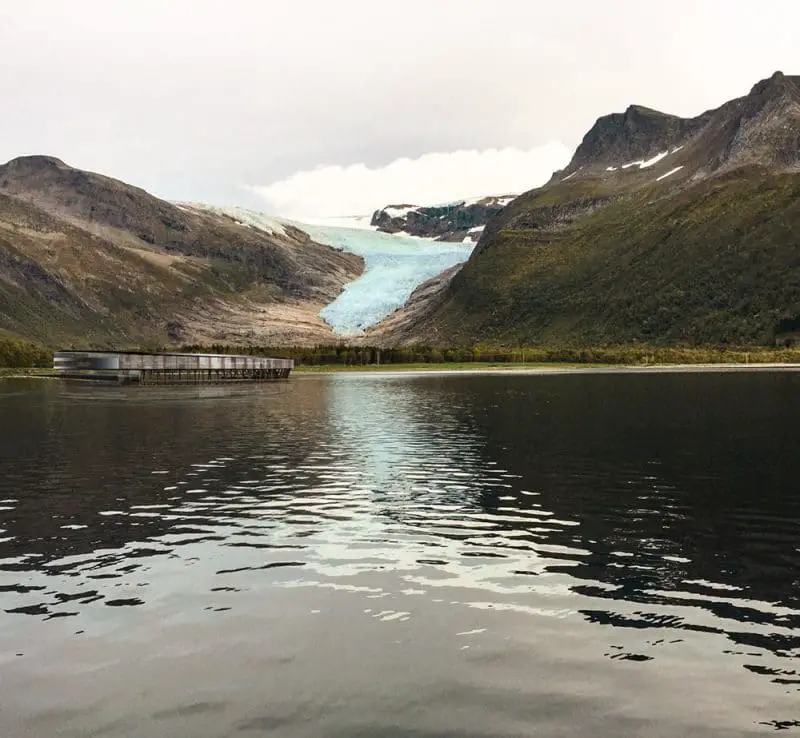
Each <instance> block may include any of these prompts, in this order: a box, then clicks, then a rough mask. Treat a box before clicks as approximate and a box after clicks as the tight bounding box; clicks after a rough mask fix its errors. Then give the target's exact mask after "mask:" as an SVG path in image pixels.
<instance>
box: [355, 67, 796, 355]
mask: <svg viewBox="0 0 800 738" xmlns="http://www.w3.org/2000/svg"><path fill="white" fill-rule="evenodd" d="M798 321H800V77H789V76H785V75H783V74H781V73H779V72H778V73H776V74H775V75H773V76H772V77H771V78H769V79H766V80H763V81H761V82H759V83H758V84H756V85H755V86H754V87H753V88H752V90H751V91H750V93H749V94H747V95H745V96H744V97H741V98H738V99H735V100H732V101H730V102H728V103H725V104H724V105H722V106H721V107H719V108H717V109H714V110H709V111H707V112H705V113H703V114H701V115H699V116H697V117H695V118H689V119H684V118H679V117H677V116H672V115H667V114H665V113H660V112H658V111H655V110H651V109H649V108H645V107H642V106H637V105H633V106H631V107H629V108H628V109H627V110H626V111H625V112H624V113H615V114H612V115H608V116H604V117H602V118H600V119H599V120H598V121H597V122H596V123H595V125H594V126H593V127H592V128H591V130H590V131H589V132H588V133H587V134H586V136H585V137H584V139H583V141H582V142H581V144H580V146H579V147H578V148H577V150H576V152H575V155H574V156H573V158H572V161H571V162H570V163H569V165H568V166H567V167H566V168H565V169H564V170H563V171H560V172H556V173H555V174H554V175H553V177H552V178H551V180H550V181H549V182H548V183H547V184H546V185H544V186H543V187H541V188H538V189H535V190H531V191H530V192H527V193H525V194H524V195H521V196H520V197H518V198H516V199H515V200H514V201H513V202H511V203H510V204H509V205H508V206H507V207H505V208H504V209H503V210H502V212H501V213H499V214H498V215H497V216H496V217H494V218H493V219H492V220H491V221H490V222H489V224H488V225H487V227H486V229H485V231H484V233H483V235H482V236H481V238H480V241H479V243H478V245H477V247H476V249H475V251H474V252H473V254H472V256H471V258H470V259H469V261H468V262H467V263H466V264H465V265H464V267H463V268H462V269H461V270H454V273H453V274H452V275H450V279H449V280H447V281H446V283H443V282H442V280H441V279H440V280H439V281H438V282H437V283H436V284H432V285H423V286H422V287H421V288H420V289H419V290H418V291H417V294H416V295H412V299H411V301H410V302H409V304H408V305H407V307H406V308H405V309H404V311H403V312H402V313H401V314H397V315H394V316H392V318H391V319H390V320H389V321H386V322H385V323H384V324H383V325H381V326H379V327H378V328H376V329H375V330H374V331H373V333H372V335H371V336H370V337H368V340H369V339H370V338H371V339H372V340H374V341H379V342H384V343H413V342H429V343H449V344H452V343H474V342H481V341H482V342H494V343H502V344H520V343H522V344H525V343H528V344H533V343H560V344H565V343H566V344H581V345H590V344H595V345H597V344H608V343H630V342H638V341H640V342H648V343H739V344H756V343H770V342H773V341H775V340H776V339H777V340H780V339H781V332H782V330H783V328H782V326H786V325H795V324H797V322H798Z"/></svg>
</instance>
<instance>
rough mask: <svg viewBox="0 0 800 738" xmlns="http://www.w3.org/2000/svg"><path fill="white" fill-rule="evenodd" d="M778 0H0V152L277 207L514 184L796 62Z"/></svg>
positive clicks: (432, 195)
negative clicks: (650, 119)
mask: <svg viewBox="0 0 800 738" xmlns="http://www.w3.org/2000/svg"><path fill="white" fill-rule="evenodd" d="M798 28H800V2H797V0H786V1H783V0H761V2H758V3H755V2H750V1H749V0H747V1H741V2H738V1H737V0H671V2H668V3H667V2H659V3H656V2H649V1H648V2H642V1H641V0H616V1H615V0H605V2H597V0H559V2H555V3H553V2H547V3H545V2H534V1H533V0H399V1H397V0H395V1H393V2H390V1H388V0H385V1H384V0H281V1H280V2H278V1H277V0H60V1H56V0H0V53H2V65H0V105H1V106H2V107H1V108H0V111H1V114H0V160H3V161H5V160H6V159H10V158H12V157H14V156H19V155H22V154H31V153H48V154H52V155H55V156H58V157H60V158H62V159H64V160H65V161H66V162H67V163H69V164H72V165H74V166H77V167H81V168H84V169H92V170H95V171H100V172H103V173H105V174H109V175H112V176H115V177H118V178H120V179H123V180H125V181H128V182H131V183H134V184H137V185H140V186H142V187H145V188H146V189H148V190H150V191H151V192H153V193H154V194H157V195H159V196H161V197H166V198H169V199H177V200H203V201H208V202H213V203H216V204H243V205H249V206H258V207H260V208H263V209H265V210H268V211H272V212H280V213H283V214H286V215H292V216H295V217H297V216H302V215H332V214H339V215H344V214H350V213H359V212H368V211H370V210H372V209H373V208H375V207H378V206H380V205H383V204H386V202H387V201H398V200H400V201H416V202H429V201H441V200H447V199H452V198H456V197H461V196H469V195H475V194H480V193H491V194H494V193H499V192H501V191H502V192H514V191H519V190H524V189H528V188H529V187H533V186H536V185H538V184H540V183H541V182H542V181H543V180H545V179H547V178H548V176H549V174H550V173H551V171H552V170H553V169H555V168H560V167H562V166H564V165H565V164H566V162H567V160H568V158H569V155H570V153H571V151H572V150H574V148H575V146H576V145H577V144H578V143H579V142H580V139H581V137H582V136H583V134H584V133H585V132H586V130H587V129H588V128H589V127H590V126H591V125H592V123H593V122H594V121H595V119H596V118H597V117H598V116H600V115H603V114H606V113H609V112H612V111H619V110H624V109H625V108H626V107H627V106H628V105H629V104H630V103H640V104H643V105H648V106H650V107H655V108H658V109H661V110H665V111H668V112H673V113H677V114H681V115H694V114H697V113H699V112H701V111H703V110H705V109H708V108H711V107H716V106H717V105H719V104H720V103H722V102H724V101H725V100H727V99H730V98H732V97H737V96H739V95H742V94H745V93H747V91H748V90H749V89H750V87H751V86H752V85H753V84H754V83H755V82H756V81H757V80H759V79H761V78H764V77H767V76H769V75H770V74H772V72H774V71H775V70H776V69H781V70H782V71H784V72H786V73H787V74H791V73H794V74H800V32H798Z"/></svg>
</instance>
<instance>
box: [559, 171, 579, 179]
mask: <svg viewBox="0 0 800 738" xmlns="http://www.w3.org/2000/svg"><path fill="white" fill-rule="evenodd" d="M577 173H578V172H577V170H576V171H574V172H573V173H572V174H568V175H567V176H566V177H564V178H563V179H562V180H561V181H562V182H566V181H567V180H568V179H572V178H573V177H574V176H575V175H576V174H577Z"/></svg>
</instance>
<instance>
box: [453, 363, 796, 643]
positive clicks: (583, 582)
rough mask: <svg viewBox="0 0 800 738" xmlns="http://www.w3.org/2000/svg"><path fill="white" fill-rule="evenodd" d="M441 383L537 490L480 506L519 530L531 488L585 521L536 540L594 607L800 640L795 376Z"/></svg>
mask: <svg viewBox="0 0 800 738" xmlns="http://www.w3.org/2000/svg"><path fill="white" fill-rule="evenodd" d="M445 388H446V389H447V390H448V391H447V392H446V394H445V396H444V397H442V398H440V400H441V401H442V402H443V404H447V402H448V399H451V400H452V401H453V402H457V403H459V404H460V405H461V406H462V407H473V408H476V409H477V408H480V412H471V413H470V414H469V422H470V423H471V424H473V426H474V427H476V430H477V432H478V433H479V434H480V435H481V436H482V438H483V441H482V443H481V444H480V446H479V447H480V448H481V449H482V453H483V454H485V459H486V460H494V461H497V462H499V464H500V465H501V466H502V467H503V468H505V469H507V470H508V471H509V472H511V473H512V474H515V475H518V479H517V480H516V481H515V484H514V487H515V489H526V490H531V491H534V492H536V493H538V494H537V495H535V496H534V497H519V498H518V501H517V502H515V503H514V505H509V503H505V505H506V506H505V507H503V503H501V502H498V497H497V490H495V489H492V490H489V491H483V492H482V494H481V498H480V501H481V505H482V506H483V508H484V509H485V510H486V511H491V512H493V513H496V514H497V515H498V517H500V516H502V515H503V514H505V515H507V516H508V518H509V520H510V521H514V522H511V523H510V525H509V526H508V527H510V528H516V529H517V530H519V529H520V528H522V529H524V528H525V527H526V526H524V525H521V524H520V523H519V522H516V521H518V520H519V514H520V512H521V508H522V507H523V506H525V505H526V504H530V503H529V501H531V500H536V501H538V502H539V503H541V505H542V506H543V508H544V509H546V510H549V511H550V512H551V513H553V514H554V515H555V517H556V518H558V519H564V520H571V521H576V522H578V523H579V525H577V526H574V527H563V526H558V525H554V526H551V527H549V528H548V529H547V531H546V536H544V537H543V538H540V539H538V540H537V536H536V535H535V533H533V532H532V533H531V535H530V536H529V537H528V540H529V541H530V545H531V547H532V548H533V549H536V548H537V547H538V546H539V545H540V543H545V544H546V546H545V548H549V547H553V546H555V547H563V553H559V552H558V550H556V551H555V552H550V553H549V555H550V556H551V557H552V556H555V557H556V558H559V557H561V558H563V563H562V564H558V563H555V564H554V563H552V562H551V563H550V564H549V565H548V567H547V570H548V571H550V572H554V573H555V572H561V573H564V574H568V575H569V576H570V577H572V578H573V579H574V580H578V581H577V583H574V584H573V585H572V587H571V589H572V590H573V591H574V592H576V593H577V594H580V595H582V596H584V597H585V598H586V602H585V604H583V605H581V610H582V611H583V612H584V613H585V615H586V617H587V619H589V620H591V621H593V622H600V623H607V624H612V625H615V626H624V627H631V628H648V627H653V628H668V629H677V630H686V631H701V632H702V631H708V632H718V633H725V634H726V635H727V636H728V637H729V638H730V639H731V640H733V641H734V642H736V643H739V644H741V645H747V646H756V647H758V648H764V649H767V650H771V651H773V652H775V653H778V654H788V652H789V651H791V649H796V648H799V647H800V635H798V633H797V630H796V628H797V627H798V625H800V614H799V611H800V587H799V586H798V582H797V580H795V583H794V586H787V578H789V581H791V577H792V576H796V575H792V574H791V573H792V572H796V571H798V570H800V499H798V498H797V496H796V495H795V494H794V490H795V489H796V484H795V477H796V471H795V470H794V468H793V467H794V464H795V461H794V460H795V459H796V453H797V441H796V434H795V431H794V420H793V419H794V418H796V417H797V413H798V411H800V405H798V400H797V397H798V394H797V389H798V387H797V377H794V376H781V375H778V376H742V375H727V376H726V375H723V376H719V375H716V376H714V375H711V376H709V375H705V376H704V375H694V376H686V375H673V376H669V375H664V376H661V377H657V378H656V377H652V376H620V375H609V376H595V377H592V378H588V379H580V378H577V377H575V378H553V377H549V378H548V377H541V378H538V379H534V380H532V379H530V378H527V377H519V378H515V379H509V380H507V382H506V384H505V391H504V392H503V393H502V395H501V396H500V398H498V400H497V402H494V403H492V402H488V401H487V393H486V392H485V390H483V388H480V387H479V386H478V385H477V384H472V385H462V384H461V383H459V382H453V383H451V385H450V386H449V387H445ZM536 532H537V533H541V532H542V531H541V529H539V530H537V531H536ZM509 540H510V539H509ZM514 541H516V542H519V541H520V539H519V538H518V537H517V538H514ZM577 551H582V552H583V555H577V556H576V555H575V552H577ZM609 600H614V601H615V603H614V604H613V605H611V603H609V602H608V601H609ZM687 606H689V607H690V608H691V609H687ZM792 629H795V630H794V632H792Z"/></svg>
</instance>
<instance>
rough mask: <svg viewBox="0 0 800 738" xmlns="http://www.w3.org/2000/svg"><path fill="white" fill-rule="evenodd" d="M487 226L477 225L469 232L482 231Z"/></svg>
mask: <svg viewBox="0 0 800 738" xmlns="http://www.w3.org/2000/svg"><path fill="white" fill-rule="evenodd" d="M484 228H486V226H485V225H479V226H475V227H474V228H470V229H469V230H468V231H467V233H481V232H482V231H483V229H484Z"/></svg>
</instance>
